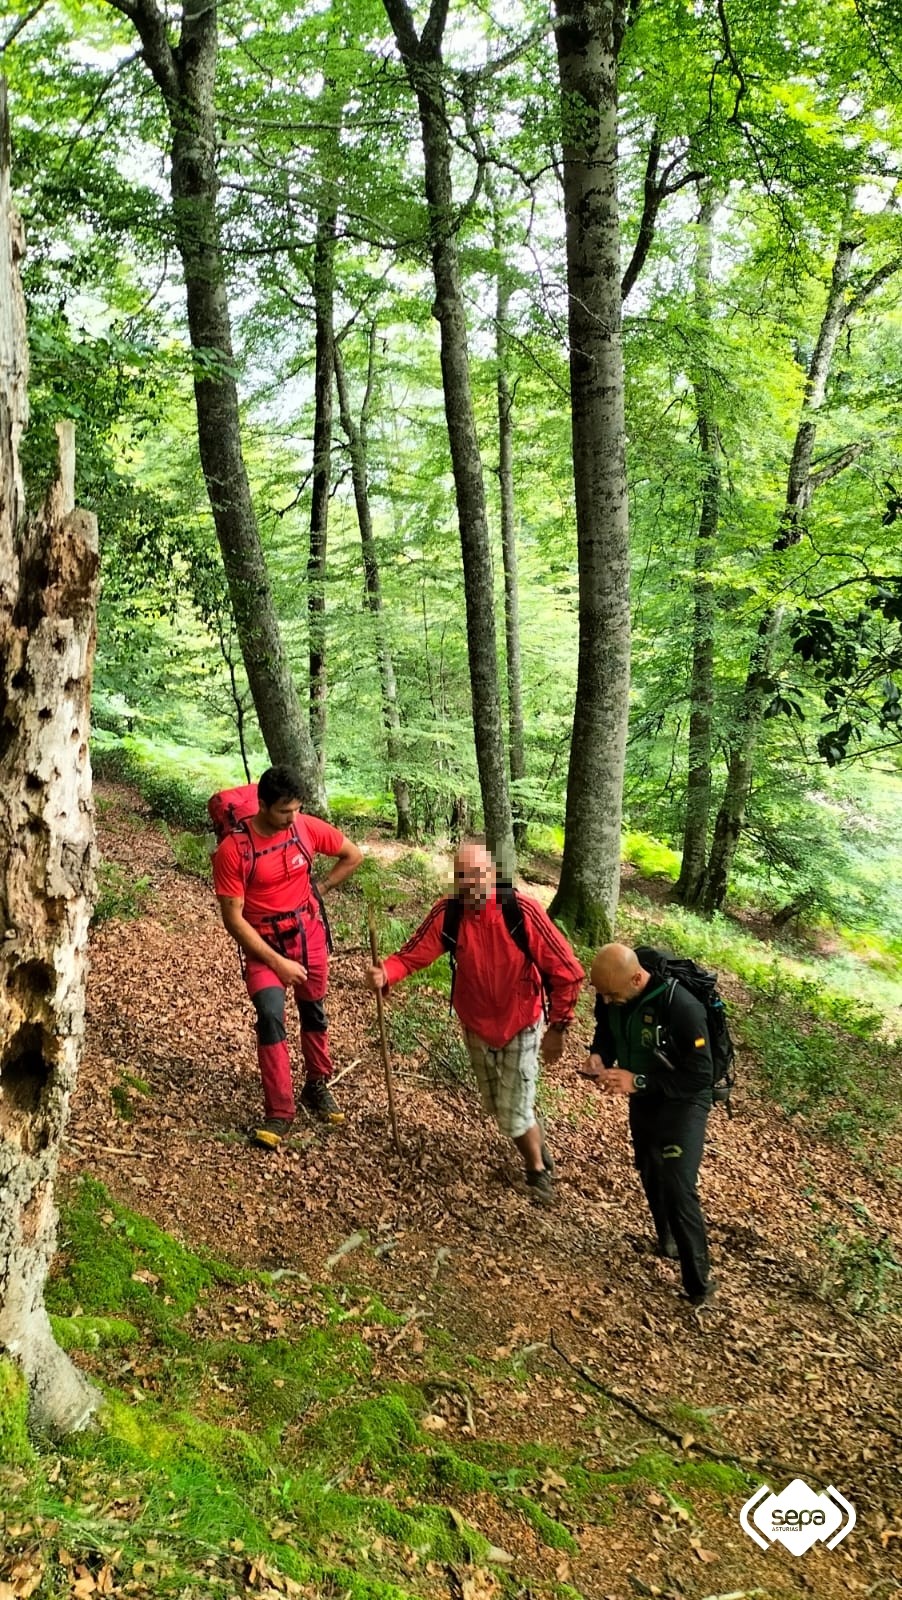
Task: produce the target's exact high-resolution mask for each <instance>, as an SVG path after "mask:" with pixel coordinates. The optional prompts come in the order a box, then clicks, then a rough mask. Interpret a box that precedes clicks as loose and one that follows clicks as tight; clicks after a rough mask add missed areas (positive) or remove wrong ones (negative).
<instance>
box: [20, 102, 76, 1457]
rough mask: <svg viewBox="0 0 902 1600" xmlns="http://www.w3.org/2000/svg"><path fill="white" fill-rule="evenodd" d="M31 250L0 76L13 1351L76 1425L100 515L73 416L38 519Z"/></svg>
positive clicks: (57, 1412) (39, 1393)
mask: <svg viewBox="0 0 902 1600" xmlns="http://www.w3.org/2000/svg"><path fill="white" fill-rule="evenodd" d="M21 253H22V231H21V226H20V223H19V220H18V218H17V217H16V215H15V213H14V212H13V211H12V208H11V203H10V193H9V138H8V125H7V115H6V91H5V85H4V84H3V83H2V81H0V1193H2V1195H3V1205H2V1207H0V1352H3V1353H4V1354H6V1355H7V1356H9V1357H11V1358H12V1359H13V1360H14V1361H15V1362H16V1363H17V1364H18V1365H19V1366H20V1367H21V1368H22V1369H23V1371H24V1373H25V1375H26V1377H27V1379H28V1383H29V1389H30V1395H31V1416H32V1420H33V1421H34V1422H35V1423H36V1424H37V1425H38V1426H39V1427H44V1428H53V1429H56V1430H59V1431H64V1432H69V1431H71V1430H73V1429H76V1428H81V1427H84V1425H85V1424H86V1422H87V1421H88V1419H89V1417H90V1415H91V1413H92V1411H93V1410H94V1408H95V1406H96V1405H97V1403H98V1402H99V1398H100V1397H99V1395H98V1394H97V1393H96V1391H95V1390H94V1389H92V1388H91V1386H90V1384H88V1383H87V1381H86V1380H85V1379H84V1378H83V1376H82V1374H81V1373H80V1372H79V1371H78V1369H77V1368H76V1367H74V1366H73V1365H72V1362H71V1361H70V1360H69V1357H68V1356H67V1355H65V1354H64V1353H63V1351H62V1350H60V1348H59V1346H58V1345H57V1344H56V1343H55V1341H54V1338H53V1335H52V1333H51V1331H50V1322H49V1320H48V1317H47V1313H46V1311H45V1309H44V1282H45V1279H46V1276H47V1269H48V1267H49V1265H50V1260H51V1258H52V1256H53V1252H54V1247H55V1239H56V1211H55V1208H54V1203H53V1183H54V1178H55V1176H56V1168H57V1160H58V1156H59V1149H60V1142H61V1140H62V1136H63V1130H64V1128H65V1124H66V1116H67V1112H68V1107H69V1097H70V1095H71V1093H72V1089H73V1086H74V1084H75V1077H76V1073H77V1070H78V1059H79V1053H80V1049H81V1040H82V1034H83V1031H84V1010H85V969H86V953H87V942H88V922H89V919H90V915H91V906H92V903H93V895H94V817H93V810H92V806H91V767H90V762H89V759H88V727H89V714H90V694H91V669H92V664H93V656H94V640H95V612H96V602H97V568H98V554H97V523H96V521H95V519H94V517H92V516H89V515H88V514H87V513H86V512H82V511H76V510H75V493H74V490H75V453H74V435H73V429H72V426H71V424H68V423H66V424H60V425H59V427H58V430H57V431H58V433H59V437H60V474H59V481H58V483H57V484H56V485H55V486H54V488H53V489H52V490H51V491H50V494H49V496H48V498H47V501H46V503H45V505H44V507H43V509H42V510H41V511H40V513H39V514H38V515H37V516H35V517H33V518H31V519H30V520H28V521H26V520H25V516H24V510H25V507H24V495H23V490H22V479H21V474H20V469H19V458H18V446H19V440H20V438H21V435H22V431H23V429H24V427H25V422H26V416H27V398H26V381H27V357H26V341H25V313H24V304H23V301H22V293H21V286H20V283H19V273H18V260H19V257H20V256H21Z"/></svg>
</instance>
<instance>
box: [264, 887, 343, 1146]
mask: <svg viewBox="0 0 902 1600" xmlns="http://www.w3.org/2000/svg"><path fill="white" fill-rule="evenodd" d="M283 923H284V925H282V926H280V927H279V930H278V935H277V937H276V938H274V937H273V935H272V934H271V932H270V930H269V929H266V930H265V931H264V930H263V929H258V930H257V931H258V932H260V933H263V936H264V938H265V939H266V942H267V944H273V945H274V947H275V946H277V947H278V950H279V953H280V955H284V956H286V957H287V959H288V960H289V961H299V962H300V963H301V966H302V967H306V969H307V979H306V982H305V983H298V984H295V985H293V988H294V998H295V1001H296V1003H297V1008H298V1014H299V1015H300V1019H301V1052H302V1054H303V1057H304V1068H305V1071H306V1075H307V1077H308V1078H329V1077H331V1075H332V1058H331V1056H330V1054H329V1031H328V1030H329V1024H328V1022H327V1021H326V1009H325V1006H324V1005H323V998H324V996H325V993H326V989H327V987H328V983H329V951H328V947H327V945H326V930H325V928H324V927H323V924H322V922H321V921H320V918H319V914H318V913H316V912H307V911H305V912H301V913H299V921H298V923H297V924H296V925H295V926H294V927H291V925H290V923H289V919H288V918H285V919H283ZM244 981H245V983H246V984H247V992H248V994H249V995H250V997H251V999H252V1001H253V1003H254V1009H255V1011H256V1013H257V1061H258V1063H259V1066H260V1077H261V1078H262V1080H263V1105H264V1107H265V1111H266V1115H267V1117H280V1118H284V1120H285V1121H286V1122H290V1121H291V1119H292V1117H293V1116H294V1114H295V1103H294V1087H293V1084H292V1081H291V1057H290V1055H289V1053H288V1043H287V1039H286V1033H285V985H284V984H283V983H282V980H281V979H280V978H277V977H276V975H275V973H274V972H273V970H272V968H271V967H267V966H266V965H265V963H264V962H262V961H254V960H253V958H250V957H249V958H248V960H247V962H246V963H245V970H244Z"/></svg>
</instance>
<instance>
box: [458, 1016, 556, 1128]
mask: <svg viewBox="0 0 902 1600" xmlns="http://www.w3.org/2000/svg"><path fill="white" fill-rule="evenodd" d="M541 1038H542V1023H541V1022H534V1023H533V1024H532V1027H530V1028H524V1029H523V1030H522V1031H521V1032H520V1033H515V1034H514V1037H513V1038H512V1039H509V1040H508V1042H507V1044H506V1045H503V1046H502V1047H501V1049H500V1050H493V1049H492V1047H491V1045H487V1044H486V1042H485V1040H484V1039H480V1038H479V1036H478V1034H475V1033H471V1032H470V1030H469V1028H464V1041H465V1043H466V1046H467V1050H468V1051H469V1053H470V1060H471V1062H472V1064H473V1071H474V1072H475V1074H476V1082H477V1083H478V1084H479V1093H480V1094H481V1096H482V1104H483V1109H484V1110H485V1111H486V1113H487V1114H488V1116H490V1117H494V1119H495V1121H496V1122H497V1124H498V1126H499V1128H500V1129H501V1132H502V1133H504V1134H506V1135H507V1137H508V1138H509V1139H519V1138H520V1136H521V1134H524V1133H528V1132H529V1130H530V1128H531V1127H532V1125H533V1123H534V1122H535V1120H536V1118H535V1100H536V1083H537V1081H538V1077H539V1043H540V1041H541Z"/></svg>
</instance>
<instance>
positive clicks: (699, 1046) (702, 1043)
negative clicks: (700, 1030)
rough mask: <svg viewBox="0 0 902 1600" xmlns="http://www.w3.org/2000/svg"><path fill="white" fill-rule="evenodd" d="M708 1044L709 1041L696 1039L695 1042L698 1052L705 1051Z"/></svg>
mask: <svg viewBox="0 0 902 1600" xmlns="http://www.w3.org/2000/svg"><path fill="white" fill-rule="evenodd" d="M707 1043H708V1041H707V1039H696V1041H695V1048H696V1050H704V1048H705V1045H706V1044H707Z"/></svg>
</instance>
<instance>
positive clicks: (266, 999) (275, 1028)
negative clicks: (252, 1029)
mask: <svg viewBox="0 0 902 1600" xmlns="http://www.w3.org/2000/svg"><path fill="white" fill-rule="evenodd" d="M253 998H254V1009H255V1011H256V1013H257V1038H258V1039H259V1041H260V1043H261V1044H281V1043H282V1040H283V1039H284V1038H285V991H284V989H276V988H270V989H260V990H258V992H257V993H256V994H255V995H254V997H253Z"/></svg>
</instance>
